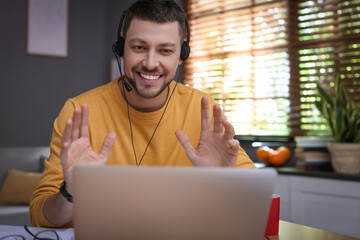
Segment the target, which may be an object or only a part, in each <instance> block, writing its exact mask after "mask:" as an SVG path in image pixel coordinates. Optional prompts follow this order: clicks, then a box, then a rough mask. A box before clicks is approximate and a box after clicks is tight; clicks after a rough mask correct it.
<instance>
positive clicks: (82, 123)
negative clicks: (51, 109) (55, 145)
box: [60, 103, 116, 193]
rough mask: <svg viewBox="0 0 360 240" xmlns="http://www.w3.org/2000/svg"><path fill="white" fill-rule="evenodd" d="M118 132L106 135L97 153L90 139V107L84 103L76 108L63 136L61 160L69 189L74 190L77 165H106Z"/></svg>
mask: <svg viewBox="0 0 360 240" xmlns="http://www.w3.org/2000/svg"><path fill="white" fill-rule="evenodd" d="M115 139H116V134H115V133H114V132H110V133H108V134H107V135H106V137H105V139H104V142H103V145H102V148H101V150H100V153H95V152H94V151H93V149H92V147H91V145H90V140H89V108H88V106H87V104H86V103H83V104H82V106H81V109H80V108H75V110H74V114H73V118H72V119H68V120H67V121H66V125H65V130H64V132H63V136H62V138H61V144H62V149H61V152H60V160H61V165H62V168H63V173H64V179H65V181H66V188H67V191H68V192H70V193H71V191H72V171H73V169H74V167H75V166H76V165H81V164H88V165H105V164H106V161H107V159H108V158H109V154H110V151H111V148H112V146H113V145H114V143H115Z"/></svg>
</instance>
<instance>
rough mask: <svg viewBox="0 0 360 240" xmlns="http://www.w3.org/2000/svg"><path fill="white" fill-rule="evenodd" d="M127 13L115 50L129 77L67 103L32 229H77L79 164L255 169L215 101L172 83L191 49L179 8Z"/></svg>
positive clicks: (164, 0)
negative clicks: (74, 220)
mask: <svg viewBox="0 0 360 240" xmlns="http://www.w3.org/2000/svg"><path fill="white" fill-rule="evenodd" d="M123 17H124V18H125V22H124V27H123V32H121V28H122V26H121V25H122V21H121V24H120V26H119V34H118V39H117V42H116V44H115V45H114V47H113V49H114V52H115V53H116V54H117V55H118V57H121V58H122V60H123V61H124V70H125V77H121V78H118V79H115V80H114V81H112V82H111V83H109V84H106V85H104V86H101V87H99V88H96V89H93V90H91V91H89V92H86V93H83V94H81V95H79V96H77V97H74V98H72V99H69V100H68V101H67V102H66V103H65V105H64V107H63V109H62V110H61V112H60V114H59V116H58V117H57V118H56V120H55V122H54V129H53V134H52V139H51V144H50V148H51V153H50V156H49V158H48V159H47V160H46V161H45V166H46V168H45V170H44V173H43V177H42V180H41V182H40V184H39V186H38V188H37V189H36V191H35V192H34V194H33V197H32V201H31V204H30V215H31V221H32V225H33V226H41V227H69V226H72V217H73V204H72V193H73V185H72V184H73V176H72V170H73V169H74V167H75V166H76V165H79V164H89V165H105V164H107V165H137V166H219V167H250V168H253V167H254V164H253V163H252V161H251V160H250V159H249V157H248V156H247V155H246V153H245V152H244V150H243V149H242V148H241V147H240V146H239V142H238V141H237V140H234V139H233V137H234V135H235V131H234V128H233V126H232V125H231V124H230V123H229V122H228V121H226V120H225V119H223V114H222V112H221V109H220V107H219V106H218V105H216V104H215V103H214V100H213V99H212V98H211V97H210V96H209V95H208V94H205V93H203V92H200V91H198V90H195V89H192V88H189V87H186V86H184V85H182V84H180V83H179V84H178V83H177V82H175V81H173V78H174V76H175V72H176V70H177V68H178V66H180V65H181V64H183V63H184V61H186V59H187V58H188V55H189V51H190V48H189V46H188V44H189V43H188V40H189V37H188V36H187V35H186V34H185V32H186V30H187V29H186V28H187V27H186V26H187V25H188V24H187V20H186V15H185V13H184V12H183V10H182V9H181V8H180V7H179V5H177V4H176V3H175V2H173V1H171V0H140V1H138V2H136V3H134V4H133V5H132V6H131V7H130V8H129V9H128V10H127V12H126V14H123V16H122V19H123ZM104 187H106V186H104ZM114 191H116V190H115V189H114ZM119 204H121V203H119Z"/></svg>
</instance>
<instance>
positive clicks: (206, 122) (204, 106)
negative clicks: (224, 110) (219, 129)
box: [201, 97, 211, 130]
mask: <svg viewBox="0 0 360 240" xmlns="http://www.w3.org/2000/svg"><path fill="white" fill-rule="evenodd" d="M201 129H202V130H209V129H211V116H210V110H209V100H208V99H207V97H202V99H201Z"/></svg>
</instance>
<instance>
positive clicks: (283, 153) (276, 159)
mask: <svg viewBox="0 0 360 240" xmlns="http://www.w3.org/2000/svg"><path fill="white" fill-rule="evenodd" d="M256 157H257V158H258V159H259V160H260V161H262V162H263V163H265V164H266V165H269V166H275V167H279V166H282V165H284V164H285V163H286V162H287V160H289V159H290V157H291V151H290V149H289V148H287V147H285V146H281V147H279V148H278V149H276V150H274V149H272V148H269V147H267V146H262V147H259V148H258V149H257V150H256Z"/></svg>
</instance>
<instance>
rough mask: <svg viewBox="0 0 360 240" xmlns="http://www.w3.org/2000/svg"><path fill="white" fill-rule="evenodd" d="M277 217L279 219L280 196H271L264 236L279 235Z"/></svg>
mask: <svg viewBox="0 0 360 240" xmlns="http://www.w3.org/2000/svg"><path fill="white" fill-rule="evenodd" d="M279 217H280V196H279V195H276V194H273V195H272V199H271V206H270V212H269V217H268V221H267V225H266V230H265V236H274V235H278V234H279Z"/></svg>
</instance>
